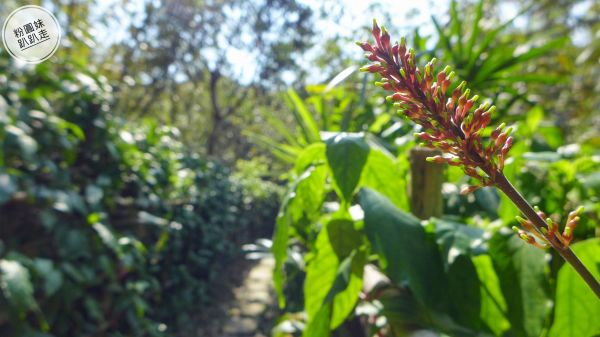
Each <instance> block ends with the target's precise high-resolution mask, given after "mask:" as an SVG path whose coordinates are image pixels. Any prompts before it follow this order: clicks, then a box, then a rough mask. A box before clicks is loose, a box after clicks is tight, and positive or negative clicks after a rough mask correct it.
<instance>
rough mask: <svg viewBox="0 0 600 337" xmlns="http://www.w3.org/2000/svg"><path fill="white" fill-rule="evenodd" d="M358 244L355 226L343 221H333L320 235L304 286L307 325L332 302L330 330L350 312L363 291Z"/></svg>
mask: <svg viewBox="0 0 600 337" xmlns="http://www.w3.org/2000/svg"><path fill="white" fill-rule="evenodd" d="M361 241H362V240H361V234H360V233H359V232H358V231H356V230H355V229H354V223H353V222H352V221H351V220H346V219H332V220H331V221H329V222H328V223H327V224H326V226H325V227H324V229H323V230H321V232H320V233H319V235H318V237H317V242H316V245H315V247H316V253H315V257H314V258H313V259H312V260H310V261H309V263H308V267H307V268H306V281H305V283H304V294H305V310H306V314H307V316H308V321H309V324H311V321H312V320H314V319H316V318H317V315H318V313H319V312H320V311H321V310H322V307H323V306H330V305H331V304H332V303H333V307H332V317H331V321H330V326H331V328H332V329H334V328H336V327H337V326H339V325H340V324H341V323H342V322H343V321H344V320H345V318H346V317H347V316H348V314H350V313H351V312H352V309H353V308H354V306H355V304H356V301H357V300H358V294H359V292H360V289H361V288H362V269H363V267H364V263H365V256H364V253H358V252H357V251H358V248H359V247H360V244H361Z"/></svg>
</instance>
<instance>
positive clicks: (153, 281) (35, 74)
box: [0, 58, 277, 336]
mask: <svg viewBox="0 0 600 337" xmlns="http://www.w3.org/2000/svg"><path fill="white" fill-rule="evenodd" d="M61 67H63V68H64V69H62V71H58V72H56V71H55V69H50V68H48V65H47V64H41V65H38V66H36V67H35V68H15V67H14V65H13V64H11V63H10V62H8V60H6V59H4V58H3V59H0V73H1V74H3V75H2V76H1V77H0V81H2V82H3V83H2V87H1V88H0V295H1V296H0V335H2V336H29V335H35V336H84V335H106V336H126V335H127V336H131V335H135V336H160V335H164V334H169V331H171V326H172V325H175V323H177V320H178V319H179V320H181V319H184V318H185V317H186V312H190V311H189V310H190V309H191V308H192V307H194V308H196V307H197V306H199V305H200V304H203V303H206V302H207V301H208V300H209V294H210V284H211V282H215V281H218V280H219V270H220V268H221V267H220V266H223V265H226V264H227V262H228V261H230V259H231V258H232V257H233V256H234V255H235V254H236V253H237V252H238V246H239V244H240V243H242V242H245V241H247V240H250V236H251V235H252V233H251V229H252V228H256V229H257V230H263V231H265V229H264V228H269V225H270V224H269V223H268V219H269V218H270V219H273V218H274V216H275V212H276V202H273V201H274V200H276V199H277V187H276V186H274V187H272V188H271V189H269V190H264V191H261V193H260V194H258V193H256V190H253V189H251V188H248V187H247V186H246V185H245V184H246V181H245V180H244V177H238V178H236V179H232V178H231V175H230V172H229V170H228V169H227V168H225V167H223V166H221V165H219V164H218V163H215V162H212V161H208V160H206V159H203V158H201V157H199V156H198V155H195V154H192V153H188V152H187V151H186V149H185V147H184V146H183V144H182V143H180V142H179V141H178V140H177V138H178V131H177V130H176V129H172V128H169V127H166V126H160V125H158V124H157V123H156V122H153V121H147V122H145V123H143V124H142V125H139V126H135V125H125V124H124V123H122V122H121V121H119V120H118V119H116V118H114V117H113V116H111V114H110V108H109V107H110V103H111V101H110V99H111V97H110V88H109V87H108V86H107V85H106V83H105V81H104V80H103V79H102V78H101V77H96V76H94V74H92V73H89V72H85V71H82V70H81V69H79V68H77V67H76V66H75V65H74V64H63V65H61ZM255 207H260V208H261V209H262V213H261V214H260V217H254V215H253V214H254V213H253V212H251V211H252V210H253V209H254V208H255ZM175 312H176V313H177V314H175Z"/></svg>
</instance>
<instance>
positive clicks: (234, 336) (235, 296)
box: [178, 257, 276, 337]
mask: <svg viewBox="0 0 600 337" xmlns="http://www.w3.org/2000/svg"><path fill="white" fill-rule="evenodd" d="M273 265H274V261H273V258H272V257H265V258H262V259H261V260H258V261H255V262H249V261H242V262H241V263H238V264H236V266H234V268H232V269H231V270H229V271H227V272H226V274H228V275H224V277H223V280H222V283H221V284H219V285H216V287H218V288H219V289H218V290H217V291H218V292H219V293H220V294H221V296H220V298H216V299H215V301H214V304H213V305H212V306H211V308H209V310H206V309H207V308H205V309H204V310H203V311H204V313H203V314H201V315H200V317H197V318H196V319H194V322H190V326H188V327H187V328H185V329H184V330H183V331H180V333H179V334H178V335H179V336H181V337H267V336H270V335H271V333H270V331H271V328H272V323H273V321H274V319H275V316H276V312H275V307H276V304H275V294H274V292H273V286H272V283H273V275H272V273H273Z"/></svg>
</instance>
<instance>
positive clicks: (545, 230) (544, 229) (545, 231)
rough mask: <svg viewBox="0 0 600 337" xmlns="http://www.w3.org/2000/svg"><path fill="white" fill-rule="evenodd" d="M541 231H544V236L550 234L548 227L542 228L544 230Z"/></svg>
mask: <svg viewBox="0 0 600 337" xmlns="http://www.w3.org/2000/svg"><path fill="white" fill-rule="evenodd" d="M540 230H541V231H542V234H544V235H547V234H548V230H547V229H546V227H542V228H540Z"/></svg>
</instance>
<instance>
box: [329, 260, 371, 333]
mask: <svg viewBox="0 0 600 337" xmlns="http://www.w3.org/2000/svg"><path fill="white" fill-rule="evenodd" d="M348 258H349V259H351V260H350V262H349V263H347V264H346V265H340V267H343V268H348V269H349V270H348V271H342V270H338V277H337V279H336V281H337V280H340V281H339V282H336V283H338V284H340V286H339V287H340V288H342V289H343V290H341V291H338V292H337V293H336V295H335V297H334V298H333V313H332V315H331V324H330V327H331V329H335V328H337V327H338V326H340V325H341V324H342V323H344V321H345V320H346V318H347V317H348V315H350V314H351V313H352V311H353V310H354V307H355V306H356V303H357V302H358V298H359V295H360V292H361V290H362V287H363V270H364V267H365V262H366V254H365V253H364V252H363V251H358V252H357V253H356V254H353V255H351V256H349V257H348ZM340 269H341V268H340ZM334 288H336V287H335V286H334ZM332 290H333V289H332Z"/></svg>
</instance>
